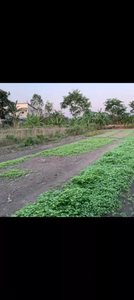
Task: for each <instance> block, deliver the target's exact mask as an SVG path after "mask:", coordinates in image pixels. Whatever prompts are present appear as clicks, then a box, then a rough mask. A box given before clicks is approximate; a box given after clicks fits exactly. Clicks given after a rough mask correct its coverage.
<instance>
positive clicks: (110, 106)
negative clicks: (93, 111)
mask: <svg viewBox="0 0 134 300" xmlns="http://www.w3.org/2000/svg"><path fill="white" fill-rule="evenodd" d="M104 105H105V111H107V112H108V113H109V114H110V116H111V118H112V120H113V121H116V120H120V119H121V118H122V115H123V114H124V113H125V112H126V107H125V105H124V104H123V102H122V101H121V100H119V99H117V98H110V99H107V100H106V101H105V103H104Z"/></svg>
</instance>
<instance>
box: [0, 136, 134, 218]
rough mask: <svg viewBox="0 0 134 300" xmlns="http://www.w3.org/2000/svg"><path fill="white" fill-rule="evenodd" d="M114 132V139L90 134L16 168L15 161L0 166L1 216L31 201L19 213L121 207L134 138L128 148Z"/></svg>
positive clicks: (99, 211)
mask: <svg viewBox="0 0 134 300" xmlns="http://www.w3.org/2000/svg"><path fill="white" fill-rule="evenodd" d="M131 132H132V131H131ZM131 132H130V131H129V132H126V133H127V135H130V133H131ZM108 134H109V136H110V138H109V137H104V138H99V137H98V138H89V139H85V140H83V141H80V142H79V143H74V144H70V145H67V146H65V147H60V148H57V149H56V148H53V149H49V150H47V151H41V152H40V153H36V154H35V155H34V157H29V158H26V159H24V160H23V159H22V162H21V163H16V164H15V166H14V164H12V161H11V162H10V163H8V162H7V163H6V164H5V165H3V166H2V165H1V164H0V166H1V169H0V174H1V176H2V177H1V176H0V191H1V193H0V216H4V215H12V214H14V213H15V212H16V211H18V210H19V209H20V208H22V207H24V206H25V205H26V204H27V203H31V204H29V205H28V206H27V205H26V206H25V207H24V209H23V210H20V211H19V212H17V213H16V215H20V216H101V215H103V214H110V213H114V211H115V210H116V209H120V202H119V201H118V197H117V196H118V194H119V193H120V192H121V190H122V189H123V188H125V187H126V186H128V179H131V178H132V175H133V167H132V166H131V164H132V163H133V164H134V162H133V157H134V153H133V152H134V150H133V144H134V137H132V138H128V139H129V140H128V141H126V144H125V146H124V147H123V146H122V145H123V143H122V142H121V139H120V138H117V139H116V140H115V141H113V134H115V132H114V133H113V132H109V133H108ZM89 141H90V142H89ZM104 141H105V142H104ZM120 142H121V143H120ZM118 145H119V147H117V148H115V147H116V146H118ZM114 148H115V149H114ZM95 149H96V150H95ZM112 149H114V150H112ZM111 150H112V151H111ZM106 151H108V152H107V153H108V154H107V153H106V154H107V155H104V157H102V155H103V154H104V153H105V152H106ZM111 153H113V154H111ZM117 153H118V155H117ZM119 157H121V159H119ZM98 159H99V160H98ZM130 162H131V164H130ZM93 163H95V164H93ZM92 164H93V166H91V165H92ZM3 167H4V169H3ZM14 167H15V168H14ZM85 168H86V169H85ZM83 169H85V170H84V171H83V172H81V175H79V176H76V175H78V174H79V171H81V170H83ZM12 171H13V172H12ZM17 172H18V173H17ZM23 172H24V173H23ZM97 172H98V173H97ZM2 174H3V175H2ZM17 174H18V176H17ZM19 176H20V177H19ZM74 176H75V177H74ZM8 178H10V179H8ZM71 178H72V179H71ZM69 180H71V181H70V182H69ZM67 182H68V183H69V185H67V186H66V185H65V186H64V187H63V188H62V185H64V184H65V183H67ZM126 182H127V183H126ZM129 182H130V181H129ZM51 189H55V191H54V190H52V191H51V192H49V190H51ZM59 189H61V190H59ZM46 191H48V192H47V193H45V192H46ZM44 193H45V194H44ZM42 194H43V195H42ZM40 195H41V196H40ZM99 195H100V196H99ZM39 196H40V197H39ZM89 196H90V197H89ZM38 197H39V201H37V202H36V203H35V204H32V202H35V201H36V200H37V198H38ZM80 199H81V200H80ZM84 199H85V200H86V201H85V200H84ZM70 201H71V202H70ZM83 201H85V202H83ZM50 204H51V205H50Z"/></svg>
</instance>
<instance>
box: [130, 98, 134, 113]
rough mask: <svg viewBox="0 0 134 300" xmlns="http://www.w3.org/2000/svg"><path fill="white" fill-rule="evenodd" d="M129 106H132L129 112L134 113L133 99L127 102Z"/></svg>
mask: <svg viewBox="0 0 134 300" xmlns="http://www.w3.org/2000/svg"><path fill="white" fill-rule="evenodd" d="M129 106H130V107H131V108H132V109H131V110H130V112H131V113H134V101H131V102H130V103H129Z"/></svg>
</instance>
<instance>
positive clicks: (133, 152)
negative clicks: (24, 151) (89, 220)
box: [13, 137, 134, 217]
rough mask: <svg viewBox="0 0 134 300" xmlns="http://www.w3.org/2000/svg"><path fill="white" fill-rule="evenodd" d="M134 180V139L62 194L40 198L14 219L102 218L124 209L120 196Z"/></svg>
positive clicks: (49, 193) (90, 167)
mask: <svg viewBox="0 0 134 300" xmlns="http://www.w3.org/2000/svg"><path fill="white" fill-rule="evenodd" d="M133 178H134V137H128V138H127V139H126V140H125V141H124V142H121V143H120V144H119V145H118V146H117V147H116V148H114V149H113V150H112V151H108V152H106V153H105V154H104V155H103V157H101V158H100V159H99V160H98V161H97V162H95V163H94V164H93V165H92V166H89V167H87V168H86V169H85V170H82V171H81V172H80V173H79V175H78V176H75V177H74V178H72V179H71V180H70V182H69V183H67V184H65V185H64V186H63V187H62V189H61V190H55V191H47V192H46V193H44V194H41V195H40V196H39V198H38V199H37V202H35V203H33V204H27V205H26V206H25V207H24V208H22V209H21V210H20V211H17V212H16V213H15V214H14V215H13V216H14V217H17V216H18V217H100V216H104V215H107V214H109V213H114V212H115V211H119V210H120V209H121V202H120V200H119V195H120V193H121V191H122V190H126V191H128V190H129V188H130V185H131V182H132V180H133Z"/></svg>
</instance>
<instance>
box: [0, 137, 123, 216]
mask: <svg viewBox="0 0 134 300" xmlns="http://www.w3.org/2000/svg"><path fill="white" fill-rule="evenodd" d="M73 141H74V138H73ZM75 141H76V140H75ZM118 143H119V141H114V142H112V143H111V144H108V145H106V146H103V147H101V148H99V149H98V150H95V151H92V152H89V153H86V154H84V155H76V156H72V157H65V156H60V157H56V156H51V157H50V156H47V157H34V158H30V159H28V160H27V161H25V162H23V163H21V164H17V165H15V166H10V167H8V168H7V169H14V168H15V169H17V168H19V169H21V170H26V171H27V172H28V174H27V175H25V176H24V177H22V178H17V179H15V180H7V179H3V178H0V216H5V215H11V214H13V213H15V212H16V211H17V210H19V209H20V208H22V207H23V206H25V205H26V204H27V203H30V202H35V201H36V199H37V197H38V196H39V195H40V194H42V193H44V192H45V191H47V190H50V189H52V188H55V189H58V188H60V187H61V185H63V184H64V183H65V182H67V181H69V180H70V179H71V178H72V177H73V176H75V175H77V174H78V173H79V171H80V170H82V169H84V168H86V167H87V166H89V165H91V164H93V162H95V161H97V160H98V159H99V158H100V157H101V156H102V155H103V154H104V152H106V151H110V150H112V149H113V148H114V147H116V146H117V144H118ZM49 148H50V145H49ZM43 149H44V148H42V150H43ZM47 149H48V148H47ZM38 151H39V150H38ZM38 151H37V149H36V152H38ZM36 152H32V153H36ZM17 154H18V153H17ZM27 154H28V153H27ZM27 154H25V155H27ZM29 154H31V150H30V153H29ZM12 155H13V154H11V155H10V157H11V156H12ZM21 156H22V154H21V155H20V156H18V157H21ZM23 156H24V152H23ZM14 158H16V156H15V157H14ZM8 159H9V155H8ZM10 159H11V158H10ZM4 161H5V159H4ZM1 172H3V170H1Z"/></svg>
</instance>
